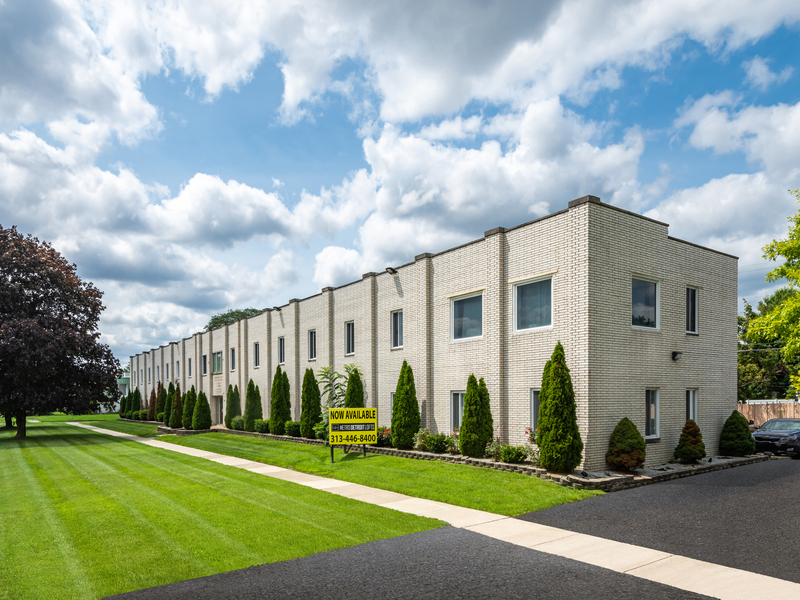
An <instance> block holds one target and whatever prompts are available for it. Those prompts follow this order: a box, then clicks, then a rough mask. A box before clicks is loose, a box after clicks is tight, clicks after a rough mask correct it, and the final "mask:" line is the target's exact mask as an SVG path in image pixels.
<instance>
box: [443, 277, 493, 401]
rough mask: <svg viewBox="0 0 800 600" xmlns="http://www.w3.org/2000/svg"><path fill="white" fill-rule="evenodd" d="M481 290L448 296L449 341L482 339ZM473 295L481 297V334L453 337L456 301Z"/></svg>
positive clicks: (482, 303)
mask: <svg viewBox="0 0 800 600" xmlns="http://www.w3.org/2000/svg"><path fill="white" fill-rule="evenodd" d="M483 291H484V290H481V291H479V292H472V293H471V294H464V295H463V296H455V297H453V298H450V341H451V342H464V341H469V340H480V339H483V322H484V320H485V319H484V314H483V308H484V302H483ZM475 296H480V297H481V334H480V335H472V336H470V337H461V338H456V337H455V329H456V311H455V305H456V302H459V301H460V300H467V299H468V298H474V297H475ZM450 412H451V413H452V409H451V411H450Z"/></svg>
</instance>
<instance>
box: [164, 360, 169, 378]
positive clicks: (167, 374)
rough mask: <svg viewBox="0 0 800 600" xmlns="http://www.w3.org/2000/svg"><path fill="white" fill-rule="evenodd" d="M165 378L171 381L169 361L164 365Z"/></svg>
mask: <svg viewBox="0 0 800 600" xmlns="http://www.w3.org/2000/svg"><path fill="white" fill-rule="evenodd" d="M164 379H166V380H167V381H169V363H167V364H166V365H164Z"/></svg>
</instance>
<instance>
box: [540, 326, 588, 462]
mask: <svg viewBox="0 0 800 600" xmlns="http://www.w3.org/2000/svg"><path fill="white" fill-rule="evenodd" d="M545 370H546V372H547V380H546V381H545V380H544V376H543V381H542V389H544V390H546V399H545V401H544V402H542V400H541V398H542V394H541V391H540V392H539V402H540V405H539V414H540V415H542V413H543V412H544V419H541V418H540V420H539V439H541V443H540V445H539V464H541V466H542V467H544V468H545V469H547V470H548V471H554V472H556V473H568V472H570V471H572V470H573V469H574V468H575V467H577V466H578V465H579V464H580V463H581V453H582V452H583V440H581V434H580V431H579V430H578V417H577V414H576V412H575V391H574V390H573V388H572V377H571V376H570V374H569V368H567V360H566V356H565V354H564V347H563V346H562V345H561V342H558V344H556V347H555V350H553V355H552V356H551V357H550V365H549V369H548V368H547V367H545Z"/></svg>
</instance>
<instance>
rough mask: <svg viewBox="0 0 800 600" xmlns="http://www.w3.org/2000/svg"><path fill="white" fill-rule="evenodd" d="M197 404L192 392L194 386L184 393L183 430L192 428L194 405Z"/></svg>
mask: <svg viewBox="0 0 800 600" xmlns="http://www.w3.org/2000/svg"><path fill="white" fill-rule="evenodd" d="M195 402H197V392H195V391H194V386H192V387H191V389H190V390H189V391H188V392H186V395H185V396H184V397H183V421H182V424H183V428H184V429H191V428H192V419H193V418H194V403H195Z"/></svg>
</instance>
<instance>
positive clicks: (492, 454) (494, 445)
mask: <svg viewBox="0 0 800 600" xmlns="http://www.w3.org/2000/svg"><path fill="white" fill-rule="evenodd" d="M502 449H503V444H501V443H500V440H499V439H493V440H492V441H491V442H489V443H488V444H486V458H491V459H492V460H494V461H498V460H500V450H502Z"/></svg>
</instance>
